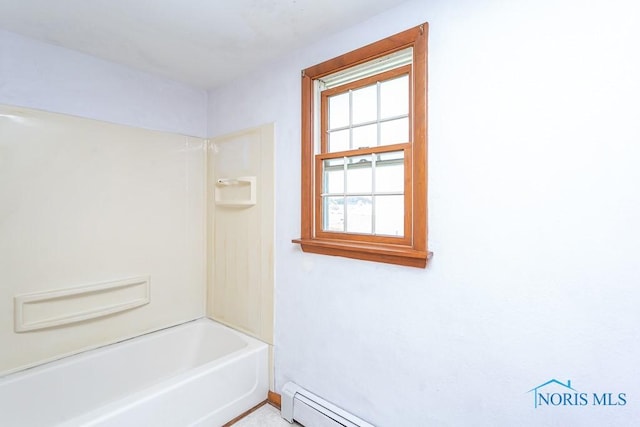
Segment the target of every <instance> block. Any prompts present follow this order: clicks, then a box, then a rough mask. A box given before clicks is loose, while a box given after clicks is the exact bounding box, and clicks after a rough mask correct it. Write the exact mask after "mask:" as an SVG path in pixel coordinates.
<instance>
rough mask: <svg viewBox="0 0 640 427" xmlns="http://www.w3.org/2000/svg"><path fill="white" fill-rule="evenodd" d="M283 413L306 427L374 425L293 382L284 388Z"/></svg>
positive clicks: (283, 416)
mask: <svg viewBox="0 0 640 427" xmlns="http://www.w3.org/2000/svg"><path fill="white" fill-rule="evenodd" d="M281 414H282V418H284V419H285V420H287V421H289V422H290V423H292V422H293V420H295V421H297V422H299V423H300V424H302V425H303V426H305V427H340V426H343V427H374V426H373V425H372V424H369V423H368V422H366V421H364V420H361V419H360V418H358V417H356V416H355V415H353V414H350V413H348V412H347V411H345V410H343V409H340V408H338V407H337V406H335V405H334V404H332V403H329V402H327V401H326V400H324V399H323V398H321V397H319V396H316V395H315V394H313V393H311V392H310V391H307V390H305V389H303V388H302V387H300V386H299V385H297V384H295V383H292V382H288V383H286V384H285V385H284V387H283V388H282V409H281Z"/></svg>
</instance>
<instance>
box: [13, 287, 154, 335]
mask: <svg viewBox="0 0 640 427" xmlns="http://www.w3.org/2000/svg"><path fill="white" fill-rule="evenodd" d="M149 283H150V278H149V276H143V277H132V278H129V279H124V280H117V281H115V282H108V283H99V284H93V285H86V286H81V287H77V288H66V289H56V290H53V291H48V292H38V293H33V294H24V295H16V296H15V297H14V298H13V301H14V330H15V331H16V332H29V331H36V330H40V329H48V328H53V327H59V326H66V325H70V324H73V323H78V322H82V321H85V320H91V319H97V318H99V317H104V316H109V315H112V314H115V313H120V312H123V311H127V310H131V309H133V308H136V307H140V306H143V305H146V304H149V301H150V289H149Z"/></svg>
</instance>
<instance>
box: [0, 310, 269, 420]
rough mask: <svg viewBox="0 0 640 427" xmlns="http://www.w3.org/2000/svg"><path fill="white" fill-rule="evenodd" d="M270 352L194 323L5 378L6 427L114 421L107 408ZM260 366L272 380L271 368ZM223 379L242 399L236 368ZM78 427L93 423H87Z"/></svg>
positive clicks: (0, 384) (217, 327) (1, 397)
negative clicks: (88, 416)
mask: <svg viewBox="0 0 640 427" xmlns="http://www.w3.org/2000/svg"><path fill="white" fill-rule="evenodd" d="M267 352H268V350H267V345H266V344H264V343H262V342H260V341H258V340H256V339H254V338H252V337H248V336H245V335H244V334H241V333H239V332H237V331H234V330H232V329H230V328H229V327H226V326H223V325H221V324H219V323H216V322H214V321H212V320H209V319H199V320H196V321H192V322H188V323H185V324H182V325H178V326H174V327H172V328H168V329H165V330H162V331H158V332H153V333H150V334H147V335H144V336H141V337H137V338H134V339H130V340H127V341H123V342H120V343H117V344H113V345H109V346H106V347H102V348H100V349H96V350H91V351H88V352H85V353H81V354H78V355H75V356H71V357H67V358H65V359H62V360H58V361H55V362H50V363H47V364H44V365H41V366H38V367H35V368H31V369H28V370H25V371H22V372H18V373H14V374H10V375H8V376H6V377H4V378H0V409H1V410H0V425H22V426H38V425H43V426H44V425H57V424H61V423H63V422H66V421H69V420H70V419H79V418H78V417H80V418H82V414H87V413H93V414H94V415H95V417H97V418H100V417H102V418H104V419H107V418H109V417H108V416H106V415H105V413H104V411H102V412H103V413H101V408H110V409H109V411H107V412H114V411H115V412H118V413H120V412H122V411H121V407H122V406H123V404H125V403H126V405H129V406H131V405H133V403H132V399H131V397H132V396H135V397H136V399H137V400H139V401H146V400H149V397H150V394H149V393H151V394H153V395H155V396H156V398H158V396H161V395H162V394H163V390H164V389H166V388H169V389H175V388H176V386H175V384H176V383H180V382H181V383H183V384H186V383H187V382H188V381H189V379H190V378H192V377H203V376H206V374H207V372H209V371H212V370H218V371H219V370H220V367H222V366H224V365H229V364H231V363H232V362H234V361H236V360H238V359H242V358H243V357H245V356H246V355H251V354H255V353H264V354H267ZM264 359H265V360H266V357H264ZM236 363H237V362H236ZM243 363H244V362H243ZM248 363H249V364H251V363H254V362H251V361H250V362H248ZM259 364H264V365H265V366H264V371H265V374H266V370H267V366H266V362H265V363H262V362H259ZM245 370H247V369H246V368H245ZM249 370H250V369H249ZM216 375H217V376H218V377H221V378H222V379H223V381H225V384H218V385H217V386H218V387H219V388H222V389H226V390H227V391H231V392H235V393H240V394H242V393H243V392H242V390H236V391H234V390H233V389H234V387H233V386H230V385H228V384H226V382H229V383H233V382H234V379H233V378H232V376H233V375H235V374H233V370H229V371H228V373H226V374H225V373H219V374H216ZM256 375H257V376H260V375H262V374H261V373H260V372H258V373H256ZM225 377H229V378H225ZM246 381H249V382H251V381H254V379H251V378H249V379H246V380H245V382H246ZM241 382H242V381H241ZM245 385H246V386H247V387H248V386H249V383H247V384H245ZM209 386H211V385H209ZM267 387H268V386H267ZM147 392H148V393H147ZM191 392H192V393H198V392H199V391H198V390H197V388H196V389H193V390H191ZM145 393H147V394H145ZM263 394H264V396H266V390H265V391H264V393H263ZM229 398H230V399H231V400H234V399H236V397H233V396H229ZM119 402H120V403H119ZM126 405H125V406H126ZM119 407H120V409H117V408H119ZM249 408H250V407H247V408H246V409H249ZM100 413H101V414H100ZM96 414H99V415H96ZM95 417H94V418H95ZM119 417H120V418H122V414H120V415H119ZM15 422H18V423H19V424H12V423H15ZM70 425H71V424H70ZM76 425H92V424H91V422H90V420H89V419H85V420H84V421H83V423H81V424H76Z"/></svg>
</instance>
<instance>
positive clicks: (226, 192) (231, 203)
mask: <svg viewBox="0 0 640 427" xmlns="http://www.w3.org/2000/svg"><path fill="white" fill-rule="evenodd" d="M214 198H215V203H216V205H217V206H226V207H230V208H245V207H249V206H253V205H255V204H256V177H255V176H241V177H237V178H218V179H217V180H216V186H215V189H214Z"/></svg>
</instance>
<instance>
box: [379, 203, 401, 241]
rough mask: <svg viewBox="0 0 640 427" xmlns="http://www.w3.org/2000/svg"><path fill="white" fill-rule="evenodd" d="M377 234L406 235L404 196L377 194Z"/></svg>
mask: <svg viewBox="0 0 640 427" xmlns="http://www.w3.org/2000/svg"><path fill="white" fill-rule="evenodd" d="M375 222H376V234H377V235H380V234H382V235H386V236H403V235H404V196H376V220H375Z"/></svg>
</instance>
